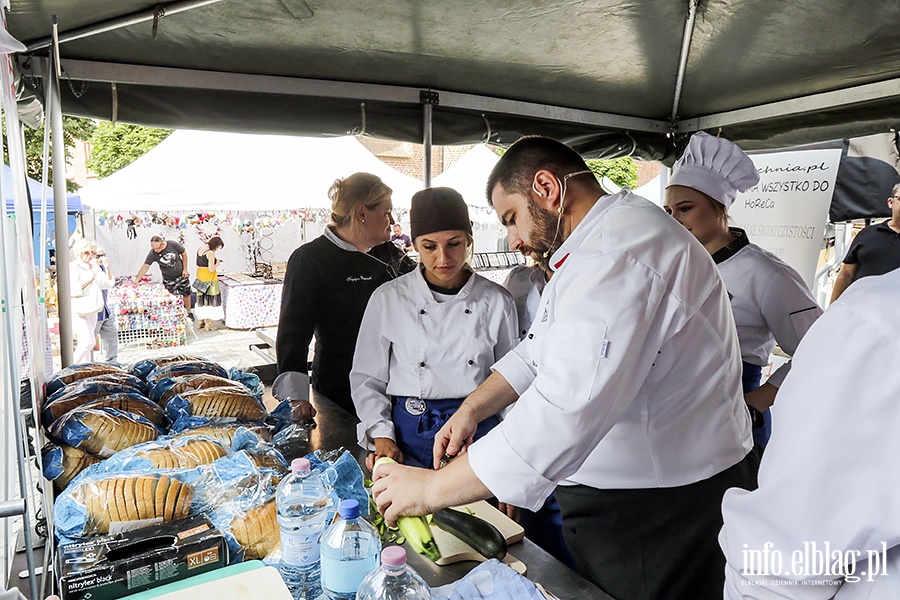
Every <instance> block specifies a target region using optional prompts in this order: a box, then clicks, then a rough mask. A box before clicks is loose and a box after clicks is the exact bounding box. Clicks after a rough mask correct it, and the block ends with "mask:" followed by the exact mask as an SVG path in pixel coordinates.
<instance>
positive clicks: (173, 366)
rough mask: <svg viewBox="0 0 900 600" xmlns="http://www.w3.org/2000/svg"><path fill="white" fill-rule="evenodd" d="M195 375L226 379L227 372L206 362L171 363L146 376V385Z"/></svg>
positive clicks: (219, 366) (218, 365)
mask: <svg viewBox="0 0 900 600" xmlns="http://www.w3.org/2000/svg"><path fill="white" fill-rule="evenodd" d="M197 373H209V374H210V375H218V376H219V377H224V378H226V379H227V378H228V371H226V370H225V367H223V366H222V365H220V364H218V363H214V362H211V361H208V360H192V361H181V362H171V363H168V364H165V365H160V366H158V367H156V368H155V369H153V370H152V371H150V374H149V375H147V383H148V384H149V385H151V386H154V385H156V383H157V382H158V381H160V380H161V379H164V378H166V377H178V376H180V375H196V374H197Z"/></svg>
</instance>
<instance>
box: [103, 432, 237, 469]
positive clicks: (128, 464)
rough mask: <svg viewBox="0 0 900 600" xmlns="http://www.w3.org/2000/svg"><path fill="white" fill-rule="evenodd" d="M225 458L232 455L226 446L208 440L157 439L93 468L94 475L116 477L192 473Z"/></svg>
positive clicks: (131, 448)
mask: <svg viewBox="0 0 900 600" xmlns="http://www.w3.org/2000/svg"><path fill="white" fill-rule="evenodd" d="M228 454H231V451H230V450H229V449H228V448H227V444H223V443H221V442H218V441H216V440H213V439H210V438H207V437H201V436H191V437H183V438H160V439H158V440H154V441H151V442H145V443H143V444H137V445H135V446H131V447H130V448H126V449H125V450H122V451H121V452H116V453H115V454H114V455H112V456H111V457H109V458H108V459H106V460H104V461H103V463H102V464H101V465H100V466H99V467H97V468H95V470H94V472H101V473H108V474H117V473H130V472H134V471H139V472H147V471H157V470H169V469H193V468H195V467H199V466H200V465H206V464H212V463H214V462H215V461H217V460H218V459H220V458H222V457H223V456H227V455H228Z"/></svg>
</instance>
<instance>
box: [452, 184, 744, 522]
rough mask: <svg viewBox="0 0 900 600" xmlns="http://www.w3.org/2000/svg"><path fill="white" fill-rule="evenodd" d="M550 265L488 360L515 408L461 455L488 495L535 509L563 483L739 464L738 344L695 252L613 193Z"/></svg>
mask: <svg viewBox="0 0 900 600" xmlns="http://www.w3.org/2000/svg"><path fill="white" fill-rule="evenodd" d="M551 265H552V267H553V268H554V270H555V274H554V275H553V278H552V279H551V280H550V282H549V283H548V284H547V287H546V288H545V289H544V293H543V295H542V297H541V306H540V309H539V311H538V318H537V320H536V321H535V322H534V323H533V324H532V326H531V329H530V331H529V333H528V336H527V337H526V339H525V340H523V341H522V342H521V343H520V344H519V345H518V346H517V347H516V349H515V350H514V351H513V352H510V353H509V354H508V355H506V356H505V357H504V358H503V359H501V360H500V361H499V362H498V363H497V364H496V365H494V368H495V370H497V371H499V372H500V373H501V374H502V375H503V376H504V377H505V378H506V380H507V381H508V382H509V383H510V385H512V387H513V388H514V389H515V390H516V391H517V392H519V394H520V397H519V400H518V402H517V403H516V405H515V406H514V407H513V409H512V410H511V411H510V412H509V414H508V415H506V417H505V419H504V420H503V422H502V423H501V424H500V425H499V426H498V427H496V428H494V429H493V430H492V431H491V432H490V433H488V434H487V435H486V436H485V437H483V438H481V439H480V440H479V441H477V442H475V443H474V444H473V445H472V446H471V448H470V450H469V462H470V464H471V465H472V469H473V470H474V471H475V474H476V475H477V476H478V478H479V479H480V480H481V481H482V482H483V483H484V484H485V485H486V486H487V487H488V488H489V489H490V490H491V492H493V493H494V495H495V496H497V498H498V499H499V500H500V501H501V502H507V503H510V504H513V505H515V506H521V507H524V508H529V509H532V510H537V509H538V508H539V507H540V506H541V504H542V503H543V502H544V499H545V498H546V497H547V495H548V494H549V493H550V492H552V491H553V488H554V487H555V485H556V484H557V482H562V481H563V480H565V483H570V484H583V485H587V486H591V487H594V488H606V489H619V488H656V487H671V486H680V485H686V484H690V483H694V482H697V481H700V480H703V479H707V478H709V477H711V476H713V475H715V474H717V473H719V472H721V471H723V470H725V469H727V468H728V467H731V466H733V465H735V464H736V463H738V462H739V461H740V460H742V459H743V458H744V456H746V454H747V453H748V452H749V451H750V449H751V447H752V439H751V433H750V417H749V416H748V414H747V409H746V407H745V406H744V401H743V394H742V392H741V382H740V379H741V362H740V348H739V347H738V341H737V335H736V333H735V328H734V318H733V317H732V314H731V307H730V305H729V303H728V295H727V293H726V292H725V286H724V285H723V283H722V279H721V277H720V276H719V274H718V271H717V270H716V267H715V264H714V263H713V261H712V259H711V258H710V256H709V253H708V252H706V250H705V249H704V247H703V246H702V245H701V244H700V243H699V242H698V241H697V240H696V239H695V238H694V237H693V236H692V235H691V234H690V233H689V232H688V231H687V230H686V229H684V228H683V227H681V226H680V225H679V224H678V222H677V221H674V220H673V219H672V218H671V217H669V216H668V215H667V214H666V213H664V212H663V211H661V210H660V209H659V207H657V206H656V205H654V204H652V203H650V202H649V201H647V200H645V199H643V198H640V197H639V196H635V195H634V194H632V193H630V191H627V190H623V191H622V192H619V193H617V194H615V195H613V196H611V197H603V198H601V199H600V200H599V201H598V202H597V203H596V204H595V205H594V206H593V208H591V210H590V211H589V212H588V214H587V215H586V216H585V218H584V219H583V220H582V222H581V223H579V225H578V226H577V227H576V228H575V230H574V231H573V232H572V233H571V235H570V236H569V237H568V239H567V240H566V241H565V242H564V243H563V245H562V246H561V247H560V248H559V250H558V251H557V252H556V253H554V255H553V257H552V260H551Z"/></svg>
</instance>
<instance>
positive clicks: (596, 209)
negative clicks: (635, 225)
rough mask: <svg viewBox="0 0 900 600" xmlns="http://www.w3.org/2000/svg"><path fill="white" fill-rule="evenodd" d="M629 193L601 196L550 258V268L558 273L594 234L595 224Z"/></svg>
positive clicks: (629, 191)
mask: <svg viewBox="0 0 900 600" xmlns="http://www.w3.org/2000/svg"><path fill="white" fill-rule="evenodd" d="M629 193H631V190H629V189H628V188H624V189H622V191H620V192H617V193H615V194H612V195H606V196H600V198H598V199H597V201H596V202H594V206H592V207H591V210H589V211H588V213H587V214H586V215H585V216H584V219H582V220H581V223H579V224H578V226H577V227H576V228H575V229H574V230H573V231H572V233H570V234H569V237H567V238H566V241H564V242H563V243H562V245H561V246H560V247H559V249H558V250H557V251H556V252H554V253H553V256H551V257H550V268H551V269H553V271H554V272H556V270H557V269H559V268H560V267H562V266H563V263H565V262H566V258H568V255H569V254H570V253H572V252H574V251H575V250H577V249H578V247H579V246H581V244H582V243H583V242H584V240H585V238H587V237H588V236H589V235H590V234H591V232H593V230H594V222H595V221H598V220H600V219H601V218H602V217H603V214H604V213H605V212H606V211H607V210H609V209H610V208H611V207H612V205H613V204H616V203H617V202H619V201H621V200H622V199H623V198H625V196H627V195H628V194H629Z"/></svg>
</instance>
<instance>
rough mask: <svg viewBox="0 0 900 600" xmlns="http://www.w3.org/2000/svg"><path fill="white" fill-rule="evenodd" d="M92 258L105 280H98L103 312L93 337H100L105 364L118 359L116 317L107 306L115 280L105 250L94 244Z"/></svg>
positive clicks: (98, 315) (98, 318) (98, 319)
mask: <svg viewBox="0 0 900 600" xmlns="http://www.w3.org/2000/svg"><path fill="white" fill-rule="evenodd" d="M94 258H95V259H96V261H97V265H98V266H99V267H100V270H101V271H103V275H104V277H105V278H106V280H105V281H103V277H101V278H100V281H103V285H101V286H100V287H101V289H102V291H103V310H101V311H100V312H99V313H98V314H97V328H96V331H95V335H98V336H100V343H101V344H102V345H103V350H104V351H105V352H106V358H105V359H104V360H106V362H116V359H117V358H118V357H119V339H118V329H117V328H116V316H115V315H114V314H112V313H111V312H110V310H109V304H108V303H107V299H108V298H107V295H108V293H109V289H110V288H111V287H112V286H113V285H114V284H115V279H114V278H113V274H112V270H110V268H109V258H107V256H106V250H104V249H103V247H102V246H100V245H97V244H95V254H94Z"/></svg>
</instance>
